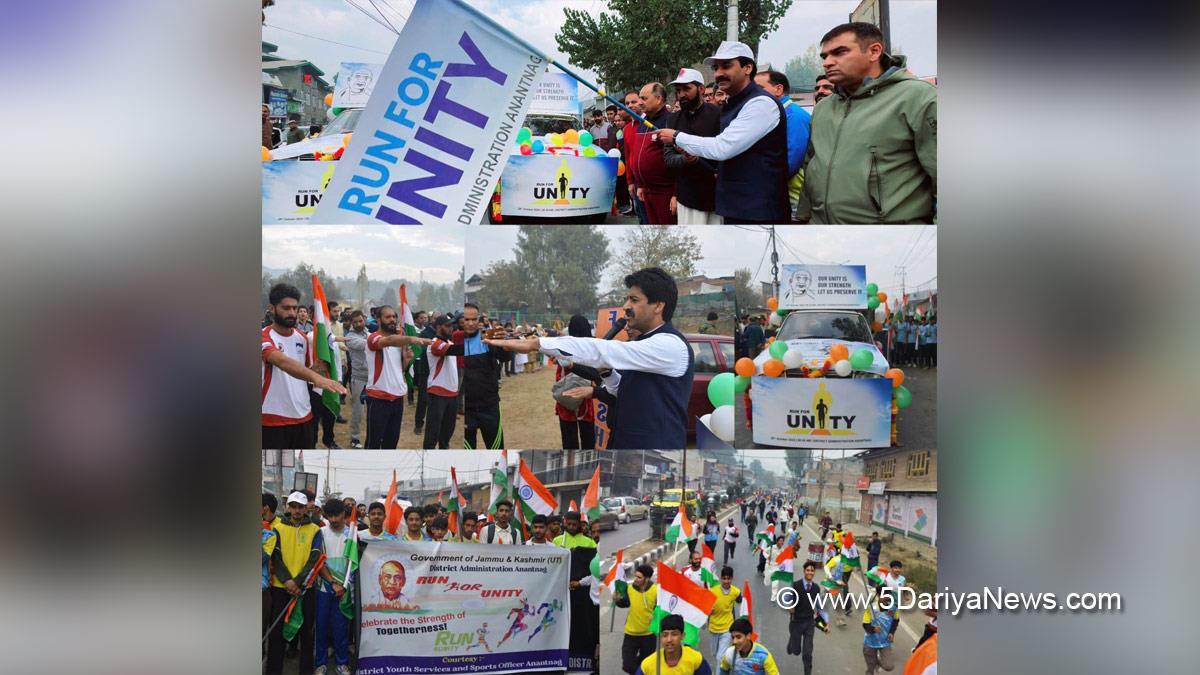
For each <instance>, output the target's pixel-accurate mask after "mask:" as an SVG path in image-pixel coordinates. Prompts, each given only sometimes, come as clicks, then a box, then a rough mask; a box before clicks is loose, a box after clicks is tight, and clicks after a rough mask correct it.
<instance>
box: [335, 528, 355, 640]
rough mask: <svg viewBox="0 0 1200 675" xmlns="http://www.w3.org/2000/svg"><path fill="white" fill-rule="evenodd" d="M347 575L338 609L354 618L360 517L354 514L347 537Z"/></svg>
mask: <svg viewBox="0 0 1200 675" xmlns="http://www.w3.org/2000/svg"><path fill="white" fill-rule="evenodd" d="M345 557H346V576H344V577H342V582H341V583H342V588H345V589H346V592H345V593H342V600H341V602H339V603H338V609H340V610H341V612H342V615H343V616H345V617H346V619H347V620H349V621H353V620H354V592H353V591H352V590H351V588H350V584H351V582H352V581H353V580H354V570H356V569H358V519H357V518H355V517H354V516H351V517H350V537H349V538H348V539H346V553H345Z"/></svg>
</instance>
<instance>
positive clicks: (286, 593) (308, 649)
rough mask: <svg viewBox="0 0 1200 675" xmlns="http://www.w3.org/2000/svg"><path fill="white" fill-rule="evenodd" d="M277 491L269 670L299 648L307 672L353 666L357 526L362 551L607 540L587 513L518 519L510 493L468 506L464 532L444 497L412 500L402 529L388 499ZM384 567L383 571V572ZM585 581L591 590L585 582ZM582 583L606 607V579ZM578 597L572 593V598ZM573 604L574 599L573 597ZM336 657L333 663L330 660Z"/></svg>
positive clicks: (269, 538) (268, 610)
mask: <svg viewBox="0 0 1200 675" xmlns="http://www.w3.org/2000/svg"><path fill="white" fill-rule="evenodd" d="M278 509H279V502H278V499H277V498H276V497H275V495H273V494H271V493H269V492H264V493H263V495H262V512H261V520H262V595H263V599H262V602H263V605H262V612H263V613H262V620H263V631H264V634H265V638H264V639H265V640H266V642H267V650H266V672H267V673H268V674H270V673H281V672H282V668H283V662H284V658H285V656H286V655H288V654H293V655H298V656H299V667H300V673H301V674H302V675H307V674H309V673H315V674H316V675H326V673H327V672H336V673H337V675H348V674H349V673H350V666H349V663H350V652H351V651H355V652H357V649H356V647H355V645H356V639H357V636H356V635H355V632H354V630H353V626H352V624H351V622H350V620H349V619H348V618H347V617H346V615H345V614H344V613H343V612H342V611H341V610H340V608H339V603H341V602H342V599H343V596H344V594H345V593H347V586H348V585H351V584H353V583H354V582H355V580H356V576H355V575H351V577H350V579H349V580H347V570H348V568H349V563H350V561H349V560H348V559H347V558H346V542H347V540H348V538H349V537H350V535H351V532H355V533H357V538H358V546H359V552H360V554H361V552H362V551H363V550H365V549H366V547H367V546H368V545H369V544H370V542H373V541H423V542H438V541H444V542H461V543H468V544H485V545H495V546H505V545H514V546H557V547H559V548H563V549H568V550H570V549H576V548H583V549H595V548H596V545H597V543H599V541H600V531H599V524H598V523H591V524H590V525H589V524H587V523H586V522H585V521H584V520H583V517H582V516H581V514H580V513H578V512H575V511H569V512H567V513H566V514H554V515H550V516H545V515H536V516H534V517H533V518H532V520H530V522H529V523H528V528H527V529H528V532H527V533H526V532H524V531H523V528H522V527H521V525H520V524H519V523H517V522H515V521H514V520H513V503H512V502H511V501H509V500H507V499H501V500H498V501H497V502H496V503H495V513H493V514H490V516H489V514H488V513H486V512H484V513H478V514H477V513H475V512H472V511H467V512H465V513H463V514H462V515H461V518H460V520H461V523H460V525H459V531H458V532H456V533H455V532H451V531H450V522H449V518H448V513H447V509H446V507H445V506H444V505H441V504H426V505H424V506H415V505H413V506H408V507H407V508H405V509H404V513H403V520H402V523H401V524H400V527H399V528H398V529H397V531H396V533H395V534H390V533H388V532H387V530H386V529H385V528H384V521H385V518H386V516H387V509H386V507H385V506H384V504H383V503H382V502H372V503H371V504H370V505H364V504H357V503H356V501H355V499H354V498H353V497H346V498H344V499H329V500H326V501H325V503H324V504H321V503H320V502H319V501H318V500H317V498H316V496H315V495H314V494H313V493H312V492H311V491H307V490H306V491H295V492H292V493H291V494H289V495H288V497H287V503H286V505H285V509H284V511H283V512H282V514H279V513H277V511H278ZM322 555H324V556H325V560H324V564H323V566H322V567H321V569H320V572H319V574H318V576H317V579H316V580H315V583H312V584H306V583H305V582H306V580H307V579H308V577H309V575H310V572H311V571H312V569H313V568H314V566H315V565H316V563H317V561H318V560H319V559H320V558H321V556H322ZM382 573H383V572H381V574H382ZM580 589H583V590H580ZM570 590H571V592H572V594H573V595H572V596H571V597H575V596H574V593H575V591H579V592H580V593H581V594H584V595H587V596H588V597H589V598H590V599H591V606H592V607H598V606H599V602H600V595H599V592H600V587H599V584H598V581H597V580H596V579H595V578H594V577H593V576H590V575H579V576H578V577H576V578H573V579H572V580H571V582H570ZM293 598H299V601H298V602H299V603H301V611H302V615H303V616H304V618H305V619H304V623H303V624H302V626H301V628H300V631H299V633H298V634H297V636H296V637H295V638H294V639H293V640H292V641H291V642H290V643H289V642H288V641H287V640H286V639H285V637H284V633H283V621H279V620H278V619H279V618H280V617H281V616H282V615H283V614H284V613H285V612H286V610H287V607H288V604H289V603H290V602H291V601H292V599H293ZM569 599H570V598H568V600H569ZM568 606H569V605H568ZM331 655H332V659H333V668H332V671H331V669H330V666H329V661H330V656H331Z"/></svg>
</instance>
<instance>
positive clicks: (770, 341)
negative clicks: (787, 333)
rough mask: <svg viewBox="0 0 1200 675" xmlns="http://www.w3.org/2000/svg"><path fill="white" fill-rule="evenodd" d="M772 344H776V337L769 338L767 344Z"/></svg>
mask: <svg viewBox="0 0 1200 675" xmlns="http://www.w3.org/2000/svg"><path fill="white" fill-rule="evenodd" d="M772 342H775V336H774V335H772V336H771V337H769V338H767V344H771V343H772Z"/></svg>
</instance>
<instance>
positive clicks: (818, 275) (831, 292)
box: [779, 265, 867, 309]
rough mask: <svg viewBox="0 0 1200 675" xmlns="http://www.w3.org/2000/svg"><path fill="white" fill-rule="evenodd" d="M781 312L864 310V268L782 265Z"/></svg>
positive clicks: (855, 266) (865, 296)
mask: <svg viewBox="0 0 1200 675" xmlns="http://www.w3.org/2000/svg"><path fill="white" fill-rule="evenodd" d="M780 267H781V268H782V271H781V272H780V277H779V279H780V287H779V306H780V307H782V308H784V309H866V308H867V267H866V265H781V266H780Z"/></svg>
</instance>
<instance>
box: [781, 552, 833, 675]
mask: <svg viewBox="0 0 1200 675" xmlns="http://www.w3.org/2000/svg"><path fill="white" fill-rule="evenodd" d="M816 571H817V563H815V562H813V561H811V560H809V561H806V562H805V563H804V578H803V579H797V580H796V581H795V582H793V583H792V588H793V589H794V590H795V591H796V604H795V605H794V606H793V607H792V608H791V609H790V610H788V611H789V612H791V614H792V617H791V620H790V621H789V622H788V643H787V653H788V654H791V655H793V656H795V655H799V656H800V658H801V659H802V660H803V662H804V675H810V674H811V673H812V652H813V629H814V628H816V627H817V626H818V625H819V626H820V628H821V630H823V631H825V632H826V633H828V632H829V625H828V622H827V621H826V620H825V618H824V617H823V616H822V615H821V614H822V610H821V604H820V601H819V600H817V596H819V595H821V593H822V592H823V590H822V588H821V587H820V585H818V584H817V582H816V581H814V580H813V574H814V573H815V572H816Z"/></svg>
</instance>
